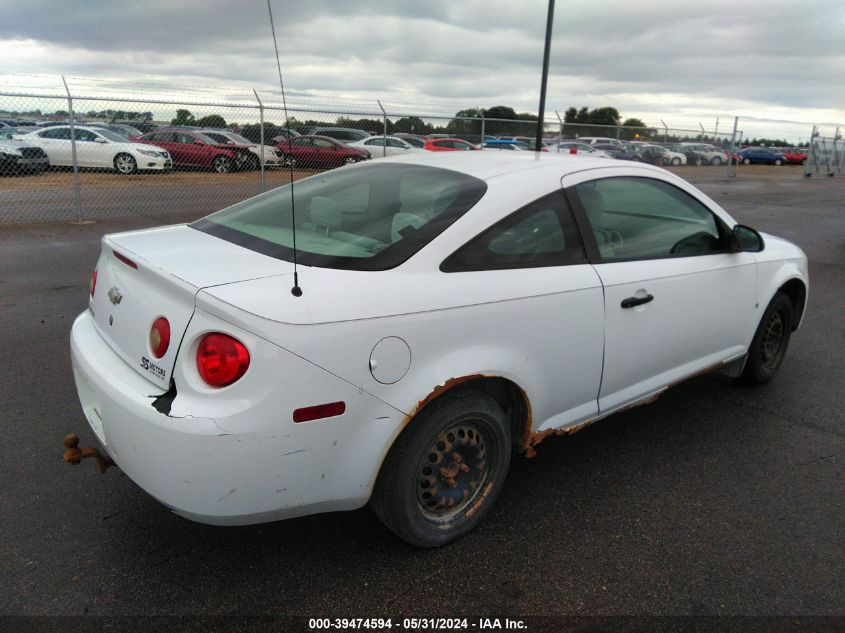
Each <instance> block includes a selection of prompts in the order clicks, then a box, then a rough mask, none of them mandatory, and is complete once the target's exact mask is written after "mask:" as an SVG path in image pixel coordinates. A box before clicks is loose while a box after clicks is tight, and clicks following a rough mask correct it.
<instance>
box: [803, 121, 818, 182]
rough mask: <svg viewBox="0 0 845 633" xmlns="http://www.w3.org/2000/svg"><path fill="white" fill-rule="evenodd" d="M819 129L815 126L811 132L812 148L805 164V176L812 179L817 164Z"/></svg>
mask: <svg viewBox="0 0 845 633" xmlns="http://www.w3.org/2000/svg"><path fill="white" fill-rule="evenodd" d="M817 130H818V127H817V126H815V125H814V126H813V131H812V132H810V147H809V151H808V152H807V162H806V163H804V176H806V177H808V178H809V177H810V176H812V175H813V166H814V165H815V164H816V161H815V158H816V136H817V135H818V132H817Z"/></svg>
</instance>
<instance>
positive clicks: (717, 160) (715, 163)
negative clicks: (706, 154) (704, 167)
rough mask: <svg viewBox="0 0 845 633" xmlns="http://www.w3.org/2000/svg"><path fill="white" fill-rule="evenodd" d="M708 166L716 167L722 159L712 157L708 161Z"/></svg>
mask: <svg viewBox="0 0 845 633" xmlns="http://www.w3.org/2000/svg"><path fill="white" fill-rule="evenodd" d="M710 164H711V165H715V166H716V167H718V166H719V165H721V164H722V159H721V158H719V157H718V156H714V157H713V159H712V160H711V161H710Z"/></svg>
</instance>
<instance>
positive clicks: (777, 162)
mask: <svg viewBox="0 0 845 633" xmlns="http://www.w3.org/2000/svg"><path fill="white" fill-rule="evenodd" d="M775 165H777V166H778V167H780V166H781V165H783V161H782V160H781V159H780V158H776V159H775Z"/></svg>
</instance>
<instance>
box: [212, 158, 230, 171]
mask: <svg viewBox="0 0 845 633" xmlns="http://www.w3.org/2000/svg"><path fill="white" fill-rule="evenodd" d="M211 168H212V169H213V170H214V171H216V172H217V173H218V174H228V173H229V172H230V171H232V159H231V158H229V157H228V156H224V155H223V154H218V155H217V156H215V157H214V162H212V164H211Z"/></svg>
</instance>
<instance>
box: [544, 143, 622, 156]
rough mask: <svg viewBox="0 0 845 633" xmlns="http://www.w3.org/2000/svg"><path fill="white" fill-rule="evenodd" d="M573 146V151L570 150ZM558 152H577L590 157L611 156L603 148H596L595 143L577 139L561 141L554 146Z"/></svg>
mask: <svg viewBox="0 0 845 633" xmlns="http://www.w3.org/2000/svg"><path fill="white" fill-rule="evenodd" d="M573 147H574V148H575V152H572V148H573ZM554 151H557V152H560V153H566V154H572V153H575V154H579V155H581V156H584V155H586V156H591V157H592V158H613V156H611V155H610V154H609V153H607V152H606V151H604V150H601V149H598V147H597V146H595V145H588V144H587V143H579V142H578V141H562V142H560V143H558V144H557V145H556V146H555V150H554Z"/></svg>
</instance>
